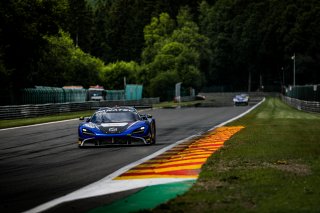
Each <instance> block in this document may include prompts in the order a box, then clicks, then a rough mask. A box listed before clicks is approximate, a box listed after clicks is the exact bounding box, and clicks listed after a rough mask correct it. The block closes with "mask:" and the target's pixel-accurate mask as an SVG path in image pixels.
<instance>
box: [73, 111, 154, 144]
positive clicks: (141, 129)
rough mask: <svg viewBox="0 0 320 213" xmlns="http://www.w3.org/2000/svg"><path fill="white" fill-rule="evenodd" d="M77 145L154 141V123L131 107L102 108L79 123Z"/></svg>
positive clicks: (150, 117) (148, 142) (149, 116)
mask: <svg viewBox="0 0 320 213" xmlns="http://www.w3.org/2000/svg"><path fill="white" fill-rule="evenodd" d="M78 136H79V140H78V144H79V147H80V148H81V147H84V146H85V145H93V146H105V145H118V144H119V145H121V144H123V145H129V144H155V142H156V123H155V119H154V118H152V116H151V115H141V114H139V113H138V112H137V110H136V109H135V108H133V107H113V108H109V107H106V108H101V109H99V110H97V111H96V112H95V113H94V114H93V115H92V116H91V117H90V118H87V119H85V121H84V122H81V123H80V124H79V127H78Z"/></svg>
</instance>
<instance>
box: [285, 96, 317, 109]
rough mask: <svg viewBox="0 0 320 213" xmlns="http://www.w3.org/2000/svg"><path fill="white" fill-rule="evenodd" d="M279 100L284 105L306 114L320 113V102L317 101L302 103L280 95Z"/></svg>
mask: <svg viewBox="0 0 320 213" xmlns="http://www.w3.org/2000/svg"><path fill="white" fill-rule="evenodd" d="M281 99H282V101H283V102H285V103H286V104H288V105H290V106H292V107H294V108H296V109H298V110H303V111H307V112H318V113H320V102H317V101H303V100H299V99H296V98H290V97H288V96H284V95H281Z"/></svg>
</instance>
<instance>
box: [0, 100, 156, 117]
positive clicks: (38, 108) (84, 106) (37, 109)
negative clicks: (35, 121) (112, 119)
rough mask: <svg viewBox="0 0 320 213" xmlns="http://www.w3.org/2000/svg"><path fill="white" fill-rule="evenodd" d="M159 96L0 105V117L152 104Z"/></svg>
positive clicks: (31, 115) (34, 115)
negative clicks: (135, 98) (128, 99)
mask: <svg viewBox="0 0 320 213" xmlns="http://www.w3.org/2000/svg"><path fill="white" fill-rule="evenodd" d="M159 101H160V100H159V98H143V99H141V100H130V101H126V100H118V101H87V102H73V103H52V104H28V105H12V106H0V119H16V118H32V117H37V116H41V115H52V114H57V113H63V112H75V111H84V110H91V109H98V108H100V107H113V106H116V105H118V106H122V105H128V106H137V107H138V106H144V107H146V106H152V104H156V103H159Z"/></svg>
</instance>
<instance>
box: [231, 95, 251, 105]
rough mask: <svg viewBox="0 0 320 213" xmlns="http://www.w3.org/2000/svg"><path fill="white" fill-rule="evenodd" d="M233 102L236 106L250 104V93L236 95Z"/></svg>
mask: <svg viewBox="0 0 320 213" xmlns="http://www.w3.org/2000/svg"><path fill="white" fill-rule="evenodd" d="M233 103H234V105H235V106H239V105H249V95H248V94H240V95H236V96H235V97H234V98H233Z"/></svg>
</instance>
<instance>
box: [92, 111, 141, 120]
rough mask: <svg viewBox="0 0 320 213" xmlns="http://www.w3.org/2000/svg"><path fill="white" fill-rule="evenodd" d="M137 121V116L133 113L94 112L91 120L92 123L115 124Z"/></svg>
mask: <svg viewBox="0 0 320 213" xmlns="http://www.w3.org/2000/svg"><path fill="white" fill-rule="evenodd" d="M137 120H139V116H138V115H137V114H136V113H134V112H129V111H128V112H105V111H103V112H96V113H95V114H94V115H93V116H92V118H91V122H93V123H117V122H132V121H137Z"/></svg>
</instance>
